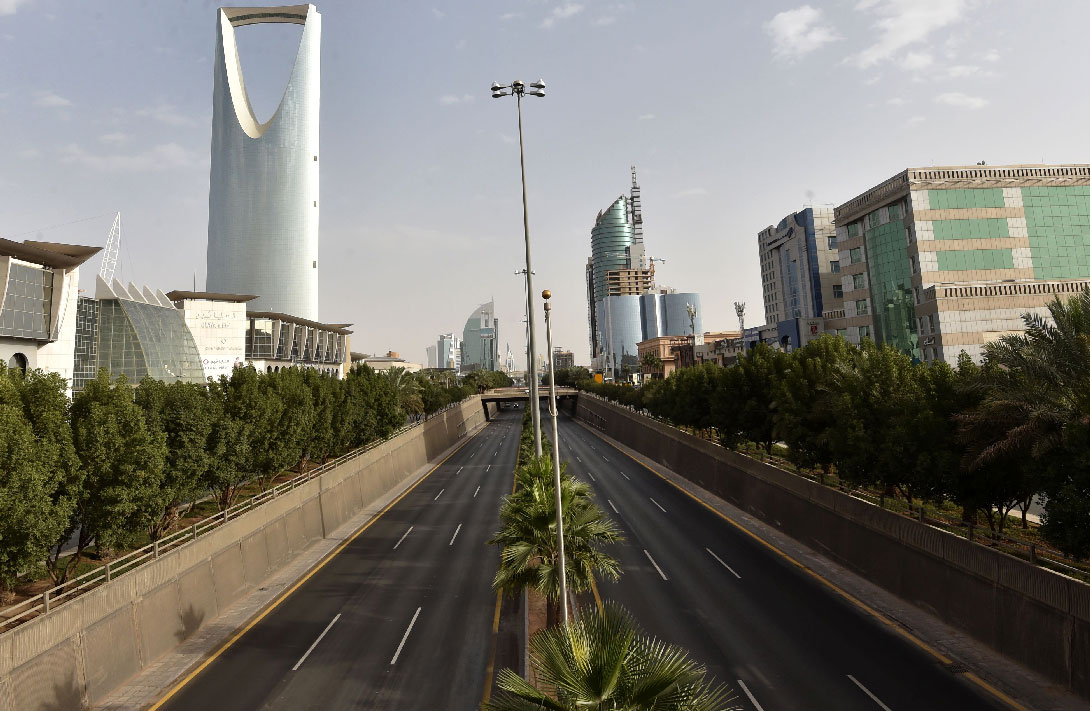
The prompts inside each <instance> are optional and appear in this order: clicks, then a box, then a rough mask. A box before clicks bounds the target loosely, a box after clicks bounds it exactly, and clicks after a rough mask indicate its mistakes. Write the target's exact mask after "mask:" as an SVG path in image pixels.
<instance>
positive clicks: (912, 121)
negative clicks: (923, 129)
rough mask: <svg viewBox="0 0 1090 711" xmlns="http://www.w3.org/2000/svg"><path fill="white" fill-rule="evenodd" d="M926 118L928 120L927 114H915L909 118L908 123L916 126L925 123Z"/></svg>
mask: <svg viewBox="0 0 1090 711" xmlns="http://www.w3.org/2000/svg"><path fill="white" fill-rule="evenodd" d="M926 120H927V117H926V116H913V117H912V118H910V119H909V120H908V125H909V126H915V125H917V124H921V123H923V122H924V121H926Z"/></svg>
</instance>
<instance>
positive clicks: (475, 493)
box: [473, 486, 481, 499]
mask: <svg viewBox="0 0 1090 711" xmlns="http://www.w3.org/2000/svg"><path fill="white" fill-rule="evenodd" d="M480 491H481V487H479V486H478V487H477V491H474V492H473V498H474V499H475V498H477V494H478V493H480Z"/></svg>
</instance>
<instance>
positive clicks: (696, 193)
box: [670, 188, 708, 198]
mask: <svg viewBox="0 0 1090 711" xmlns="http://www.w3.org/2000/svg"><path fill="white" fill-rule="evenodd" d="M707 194H708V189H707V188H688V189H687V190H682V191H681V192H678V193H674V194H673V195H671V196H670V197H675V198H687V197H700V196H703V195H707Z"/></svg>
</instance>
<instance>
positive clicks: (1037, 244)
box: [1022, 185, 1090, 279]
mask: <svg viewBox="0 0 1090 711" xmlns="http://www.w3.org/2000/svg"><path fill="white" fill-rule="evenodd" d="M1022 205H1023V207H1024V209H1025V212H1026V232H1027V233H1028V235H1029V246H1030V254H1031V255H1032V257H1033V276H1034V278H1036V279H1081V278H1085V277H1086V276H1087V275H1090V186H1081V185H1079V186H1071V187H1066V188H1038V187H1032V188H1031V187H1026V188H1022Z"/></svg>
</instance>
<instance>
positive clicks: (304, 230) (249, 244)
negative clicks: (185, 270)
mask: <svg viewBox="0 0 1090 711" xmlns="http://www.w3.org/2000/svg"><path fill="white" fill-rule="evenodd" d="M217 18H218V21H217V32H216V58H215V72H214V76H213V90H212V170H211V176H210V187H209V192H208V278H207V282H206V286H205V288H206V289H208V290H209V291H213V292H226V293H235V294H257V295H258V298H257V299H256V300H255V301H253V302H251V304H250V308H251V309H253V310H254V311H274V312H279V313H287V314H290V315H292V316H297V317H302V318H306V319H311V320H315V321H316V320H318V104H319V98H320V94H319V89H320V87H319V80H320V58H319V48H320V44H321V33H322V16H321V15H319V14H318V11H317V9H315V7H314V6H313V5H288V6H284V7H225V8H220V9H219V10H218V11H217ZM266 22H286V23H291V24H296V25H302V26H303V34H302V38H301V39H300V40H299V50H298V53H297V54H296V57H295V65H294V68H293V69H292V72H291V78H290V79H288V85H287V87H286V88H285V89H284V95H283V97H282V98H281V99H280V105H279V106H278V107H277V109H276V113H274V114H273V115H272V118H270V119H269V120H268V121H266V122H265V123H258V120H257V117H256V116H255V115H254V111H253V107H251V105H250V99H249V96H248V95H247V94H246V84H245V81H244V80H243V77H242V66H241V64H240V63H239V57H238V47H237V46H236V44H235V28H236V27H241V26H244V25H253V24H260V23H266Z"/></svg>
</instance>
